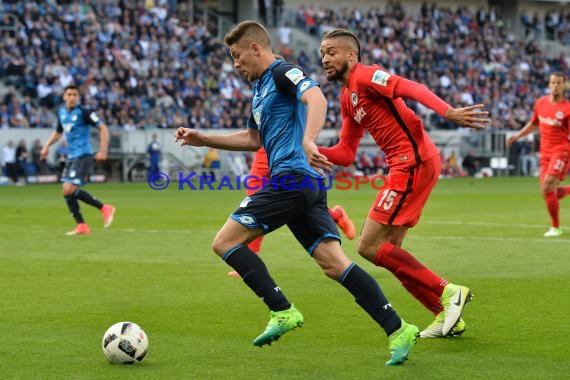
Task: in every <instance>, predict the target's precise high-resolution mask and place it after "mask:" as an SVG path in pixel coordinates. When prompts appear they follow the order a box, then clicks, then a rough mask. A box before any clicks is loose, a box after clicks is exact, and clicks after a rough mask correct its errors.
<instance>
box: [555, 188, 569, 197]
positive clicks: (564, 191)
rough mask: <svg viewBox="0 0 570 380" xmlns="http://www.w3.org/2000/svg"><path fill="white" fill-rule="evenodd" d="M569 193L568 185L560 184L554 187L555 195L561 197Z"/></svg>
mask: <svg viewBox="0 0 570 380" xmlns="http://www.w3.org/2000/svg"><path fill="white" fill-rule="evenodd" d="M568 194H570V186H560V187H557V188H556V197H557V198H558V199H562V198H564V197H565V196H567V195H568Z"/></svg>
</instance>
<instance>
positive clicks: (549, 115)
mask: <svg viewBox="0 0 570 380" xmlns="http://www.w3.org/2000/svg"><path fill="white" fill-rule="evenodd" d="M531 122H532V123H534V124H538V128H539V131H540V153H541V154H543V155H549V154H552V153H553V152H554V151H555V150H556V149H557V148H559V147H561V146H566V145H569V144H570V142H569V134H570V102H569V101H568V100H566V99H564V100H562V101H560V102H558V103H552V102H551V101H550V96H548V95H547V96H543V97H541V98H539V99H538V100H537V101H536V103H534V112H533V114H532V118H531Z"/></svg>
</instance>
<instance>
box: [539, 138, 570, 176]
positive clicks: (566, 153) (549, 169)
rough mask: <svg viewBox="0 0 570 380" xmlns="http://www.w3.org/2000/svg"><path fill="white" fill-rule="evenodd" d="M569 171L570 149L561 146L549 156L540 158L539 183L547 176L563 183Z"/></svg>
mask: <svg viewBox="0 0 570 380" xmlns="http://www.w3.org/2000/svg"><path fill="white" fill-rule="evenodd" d="M569 169H570V147H568V146H562V147H560V148H559V149H557V150H555V151H554V152H553V153H551V154H548V155H547V154H541V156H540V183H543V182H544V178H545V177H546V176H547V175H551V176H554V177H556V178H558V179H559V180H560V181H564V179H565V178H566V175H567V174H568V170H569Z"/></svg>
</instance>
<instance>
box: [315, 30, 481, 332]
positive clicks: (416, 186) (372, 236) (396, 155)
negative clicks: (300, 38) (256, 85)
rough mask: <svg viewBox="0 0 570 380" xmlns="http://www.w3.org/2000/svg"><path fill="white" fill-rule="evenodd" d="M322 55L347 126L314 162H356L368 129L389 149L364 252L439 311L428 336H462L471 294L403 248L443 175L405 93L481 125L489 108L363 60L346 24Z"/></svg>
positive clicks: (325, 165) (328, 39)
mask: <svg viewBox="0 0 570 380" xmlns="http://www.w3.org/2000/svg"><path fill="white" fill-rule="evenodd" d="M320 51H321V58H322V64H323V67H324V70H325V74H326V76H327V79H329V80H337V81H340V82H341V83H342V84H343V85H344V86H343V88H342V94H341V113H342V119H343V122H342V129H341V135H340V141H339V143H338V144H337V145H336V146H334V147H332V148H322V147H321V148H319V149H318V151H317V150H314V151H313V152H310V153H309V160H310V162H311V165H313V166H314V167H317V168H322V169H330V168H331V166H332V164H340V165H348V164H349V163H351V162H352V161H353V160H354V157H355V155H356V151H357V149H358V144H359V142H360V139H361V138H362V136H363V135H364V130H367V131H368V132H369V133H370V135H371V136H372V138H373V139H374V141H375V142H376V143H377V144H378V146H379V147H380V149H381V150H382V151H383V152H384V153H385V154H386V161H387V162H388V166H389V167H390V173H389V175H388V177H387V180H386V182H385V183H384V185H383V187H382V188H381V189H380V191H379V193H378V196H377V198H376V199H375V201H374V204H373V206H372V208H371V209H370V212H369V214H368V218H367V219H366V221H365V223H364V227H363V230H362V235H361V237H360V241H359V244H358V251H359V253H360V255H362V256H363V257H365V258H366V259H367V260H369V261H371V262H372V263H374V264H375V265H377V266H381V267H384V268H386V269H388V270H389V271H390V272H392V273H393V274H394V275H395V276H396V277H397V278H398V279H399V280H400V282H401V283H402V285H403V286H404V287H405V288H406V289H407V290H408V291H409V292H410V293H411V294H412V295H413V296H414V297H415V298H417V299H418V300H419V301H420V302H421V303H422V304H423V305H424V306H425V307H426V308H427V309H428V310H430V311H431V312H433V313H434V314H435V316H436V318H435V321H434V322H433V323H431V324H430V325H429V326H428V327H427V328H426V329H425V330H424V331H422V332H421V334H420V336H421V337H441V336H449V335H454V334H459V333H461V332H463V331H464V329H465V323H464V321H463V320H462V318H461V315H462V313H463V308H464V306H465V304H466V303H467V302H468V301H469V300H470V298H471V291H470V290H469V289H468V288H467V287H465V286H460V285H454V284H451V283H449V282H447V281H446V280H445V279H443V278H442V277H441V276H438V275H437V274H435V273H434V272H432V271H431V270H430V269H428V268H426V267H425V266H424V265H422V264H421V263H420V262H418V261H417V260H416V259H415V258H414V257H413V256H412V255H411V254H410V253H409V252H407V251H405V250H403V249H401V248H400V247H401V245H402V241H403V240H404V237H405V235H406V232H407V231H408V229H409V228H410V227H413V226H415V225H416V223H417V222H418V220H419V218H420V215H421V211H422V208H423V206H424V204H425V203H426V201H427V199H428V197H429V194H430V192H431V190H432V188H433V187H434V186H435V184H436V182H437V180H438V178H439V173H440V162H439V152H438V150H437V148H436V147H435V145H434V143H433V142H432V141H431V139H430V138H429V136H428V135H427V133H426V132H425V131H424V129H423V124H422V121H421V120H420V119H419V118H418V117H417V116H416V115H415V113H414V112H413V111H412V110H411V109H410V108H408V107H407V106H406V104H405V103H404V101H403V99H402V98H410V99H413V100H416V101H418V102H420V103H422V104H423V105H425V106H426V107H429V108H431V109H433V110H434V111H435V112H437V113H438V114H439V115H440V116H443V117H445V118H446V119H447V120H449V121H452V122H454V123H457V124H460V125H463V126H466V127H471V128H475V129H481V128H483V127H484V126H485V124H488V123H489V121H490V120H489V119H488V118H487V117H486V115H487V114H488V112H486V111H482V110H479V109H480V108H482V107H483V105H481V104H478V105H474V106H470V107H465V108H452V107H450V106H449V105H448V104H447V103H445V102H444V101H443V100H441V99H440V98H439V97H437V96H436V95H435V94H434V93H432V92H431V91H430V90H429V89H427V88H426V87H425V86H422V85H420V84H419V83H416V82H413V81H409V80H407V79H405V78H402V77H399V76H397V75H394V74H390V73H388V72H386V71H384V70H383V69H382V68H381V67H380V66H376V65H374V66H366V65H363V64H360V63H359V61H360V43H359V41H358V39H357V37H356V36H355V35H354V34H353V33H351V32H349V31H347V30H343V29H337V30H332V31H330V32H328V33H326V34H325V35H324V36H323V40H322V42H321V49H320Z"/></svg>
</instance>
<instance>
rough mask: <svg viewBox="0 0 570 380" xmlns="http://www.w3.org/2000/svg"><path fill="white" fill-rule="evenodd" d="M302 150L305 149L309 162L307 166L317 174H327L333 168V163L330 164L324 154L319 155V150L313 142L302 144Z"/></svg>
mask: <svg viewBox="0 0 570 380" xmlns="http://www.w3.org/2000/svg"><path fill="white" fill-rule="evenodd" d="M303 148H304V149H305V154H306V155H307V159H308V160H309V165H311V166H312V167H313V168H314V169H315V170H317V171H318V172H319V173H321V174H324V173H323V171H325V172H328V171H331V170H332V168H333V163H332V162H330V161H329V160H328V159H327V157H326V156H325V155H324V154H321V153H319V148H318V147H317V144H315V143H314V142H312V141H311V142H308V141H304V142H303Z"/></svg>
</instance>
